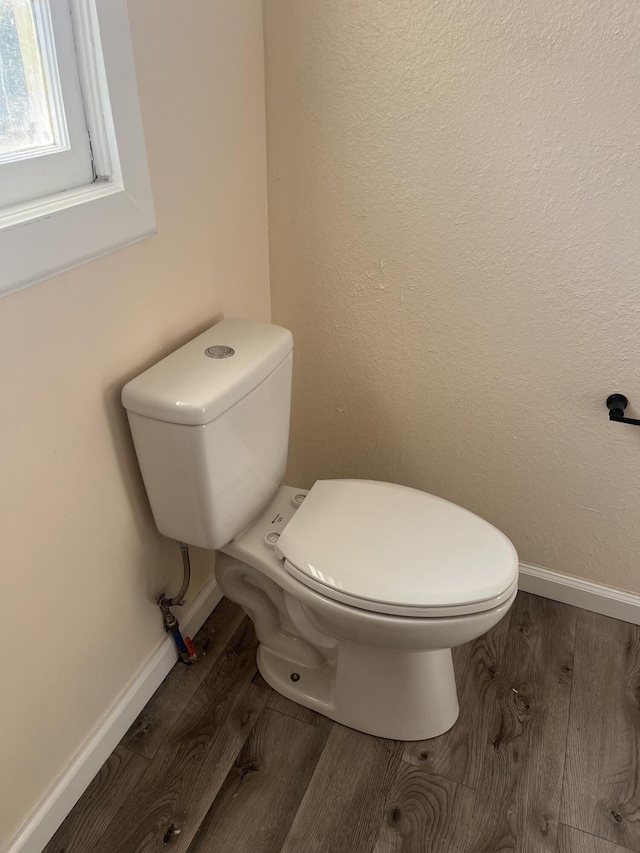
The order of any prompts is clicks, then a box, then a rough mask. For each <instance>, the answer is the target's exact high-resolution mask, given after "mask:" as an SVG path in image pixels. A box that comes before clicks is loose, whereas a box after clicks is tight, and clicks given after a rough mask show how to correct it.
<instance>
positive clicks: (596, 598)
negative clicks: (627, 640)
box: [519, 563, 640, 625]
mask: <svg viewBox="0 0 640 853" xmlns="http://www.w3.org/2000/svg"><path fill="white" fill-rule="evenodd" d="M519 587H520V589H521V590H523V591H524V592H532V593H533V594H534V595H541V596H542V597H543V598H551V599H553V600H554V601H560V602H562V603H563V604H572V605H573V606H574V607H582V609H583V610H591V611H593V612H594V613H602V615H603V616H611V617H612V618H613V619H621V620H622V621H623V622H631V624H632V625H640V595H636V594H635V593H633V592H626V591H625V590H623V589H616V588H615V587H612V586H605V584H601V583H594V582H593V581H586V580H582V578H574V577H572V576H571V575H563V574H562V573H561V572H552V571H551V570H550V569H541V568H539V567H538V566H529V565H527V564H526V563H520V581H519Z"/></svg>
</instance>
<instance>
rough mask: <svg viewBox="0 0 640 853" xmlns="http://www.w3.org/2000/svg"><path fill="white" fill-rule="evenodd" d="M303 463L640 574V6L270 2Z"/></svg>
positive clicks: (552, 553)
mask: <svg viewBox="0 0 640 853" xmlns="http://www.w3.org/2000/svg"><path fill="white" fill-rule="evenodd" d="M264 9H265V30H266V48H267V128H268V162H269V217H270V247H271V281H272V310H273V317H274V320H275V321H276V322H278V323H281V324H283V325H285V326H288V327H290V328H291V329H292V330H293V332H294V336H295V340H296V355H295V360H296V377H295V388H294V422H293V448H292V456H291V460H292V462H291V469H290V472H289V480H290V482H294V483H298V484H299V485H301V486H302V485H309V484H310V483H311V482H312V481H313V480H314V479H316V478H318V477H327V476H357V477H373V478H380V479H384V480H395V481H398V482H400V483H405V484H408V485H411V486H417V487H419V488H423V489H426V490H429V491H432V492H434V493H436V494H438V495H442V496H443V497H446V498H449V499H451V500H453V501H455V502H457V503H459V504H462V505H463V506H465V507H468V508H469V509H471V510H473V511H475V512H478V513H479V514H481V515H483V516H485V517H486V518H487V519H489V520H490V521H492V522H493V523H495V524H496V525H497V526H499V527H500V528H502V529H503V530H504V531H505V532H506V533H507V534H508V535H509V536H510V537H511V538H512V539H513V541H514V542H515V544H516V546H517V548H518V551H519V553H520V556H521V559H523V560H524V561H528V562H531V563H534V564H538V565H542V566H546V567H550V568H553V569H556V570H560V571H564V572H568V573H572V574H575V575H579V576H581V577H585V578H589V579H594V580H598V581H601V582H604V583H607V584H612V585H617V586H620V587H624V588H628V589H632V590H635V591H636V592H640V428H634V427H627V426H622V425H617V424H609V423H608V421H607V415H606V410H605V408H604V399H605V397H606V396H607V394H608V393H609V392H611V391H613V390H622V391H623V392H626V393H627V394H628V396H629V397H630V398H631V402H632V407H631V408H633V404H634V403H635V414H636V416H638V415H640V373H639V368H640V298H639V296H638V287H639V285H640V275H639V273H640V269H639V266H640V238H639V235H640V204H639V198H640V151H639V145H640V130H639V128H640V110H639V108H638V91H639V90H640V12H639V11H638V8H637V4H636V3H633V2H629V0H607V2H600V0H564V2H563V3H557V2H552V0H500V2H495V0H442V2H437V0H428V2H424V0H398V2H393V3H389V2H388V0H349V2H344V0H323V2H321V3H320V2H317V0H265V2H264Z"/></svg>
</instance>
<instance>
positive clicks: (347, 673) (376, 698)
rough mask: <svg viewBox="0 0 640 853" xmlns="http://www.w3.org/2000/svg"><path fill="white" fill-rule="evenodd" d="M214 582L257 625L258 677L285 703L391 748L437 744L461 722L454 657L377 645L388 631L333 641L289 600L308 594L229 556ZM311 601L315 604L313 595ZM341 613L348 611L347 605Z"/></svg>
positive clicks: (308, 611)
mask: <svg viewBox="0 0 640 853" xmlns="http://www.w3.org/2000/svg"><path fill="white" fill-rule="evenodd" d="M216 578H217V581H218V584H219V586H220V589H221V590H222V592H223V593H224V595H226V596H227V598H230V599H231V600H232V601H235V602H237V603H238V604H239V605H240V606H241V607H242V608H243V610H244V611H245V612H246V613H247V614H248V615H249V616H250V618H251V619H252V620H253V623H254V625H255V629H256V635H257V637H258V642H259V644H260V645H259V646H258V653H257V662H258V668H259V669H260V673H261V674H262V677H263V678H264V680H265V681H266V682H267V684H269V685H270V686H271V687H273V689H274V690H277V691H278V693H281V694H282V695H283V696H286V697H287V699H291V700H292V701H293V702H297V703H298V704H299V705H303V706H305V707H306V708H310V709H311V710H312V711H317V712H318V713H320V714H324V715H325V716H326V717H329V718H330V719H332V720H335V721H336V722H338V723H342V724H343V725H345V726H349V727H350V728H353V729H357V730H358V731H361V732H365V733H366V734H371V735H375V736H377V737H383V738H390V739H392V740H426V739H427V738H433V737H437V736H438V735H441V734H443V733H444V732H446V731H448V729H450V728H451V726H453V724H454V723H455V721H456V720H457V718H458V711H459V707H458V697H457V693H456V683H455V675H454V671H453V660H452V656H451V649H448V648H446V649H433V648H431V649H424V647H422V648H414V647H409V648H407V647H403V648H396V647H394V646H393V645H392V644H390V646H391V647H390V646H385V645H378V644H377V643H378V641H379V640H380V631H381V626H382V623H380V624H377V625H376V629H375V630H374V631H373V634H372V635H371V639H369V640H366V638H365V635H364V632H363V631H358V630H356V631H355V633H357V634H359V639H360V638H361V639H362V640H363V641H362V642H352V641H351V640H350V639H346V638H345V636H344V630H342V631H336V632H335V633H333V632H332V633H328V632H327V631H326V630H325V629H323V627H322V626H321V625H320V623H319V622H318V621H317V618H316V617H317V616H318V615H319V614H318V613H316V614H315V615H314V614H313V613H312V611H311V609H310V608H309V607H306V606H304V605H303V604H302V602H301V600H300V599H299V598H298V597H297V596H293V595H291V594H290V592H285V589H284V588H283V586H285V585H286V586H287V587H291V588H292V589H295V590H296V591H297V592H298V595H300V596H301V595H303V594H305V593H306V592H307V591H306V590H305V589H303V588H300V587H299V585H297V582H295V581H293V580H292V579H290V578H288V577H287V576H286V575H285V574H282V575H281V582H282V584H283V585H282V586H281V585H280V584H277V583H275V581H274V580H272V579H271V578H270V577H267V575H266V574H265V573H264V572H262V571H259V570H257V569H255V568H253V567H251V566H249V565H248V564H246V563H244V562H243V561H241V560H238V559H237V558H234V557H232V556H230V555H229V554H228V553H227V554H220V555H219V559H218V560H217V563H216ZM308 595H309V596H311V598H312V599H313V600H315V599H316V598H317V596H316V593H314V592H311V591H309V592H308ZM331 606H332V609H333V607H334V605H333V604H332V605H331ZM335 608H336V609H337V611H338V612H342V610H343V609H344V611H345V612H348V611H349V610H350V609H349V608H345V607H344V605H341V604H337V605H335ZM350 616H351V618H350V619H349V620H348V621H349V623H350V624H351V623H352V614H350ZM375 618H376V619H378V618H380V617H377V616H376V617H375ZM412 621H413V620H412ZM342 627H343V628H344V627H345V626H344V625H343V626H342ZM422 627H423V628H424V627H425V626H424V625H423V626H422ZM427 627H428V626H427ZM351 628H352V629H353V628H354V625H353V624H351ZM340 635H342V636H340ZM374 643H376V644H375V645H374Z"/></svg>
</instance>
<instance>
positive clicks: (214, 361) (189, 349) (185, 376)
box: [122, 319, 293, 426]
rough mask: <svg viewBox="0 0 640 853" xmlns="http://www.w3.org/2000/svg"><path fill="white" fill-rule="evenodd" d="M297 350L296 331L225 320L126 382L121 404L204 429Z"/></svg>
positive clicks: (170, 420) (253, 322)
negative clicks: (231, 352)
mask: <svg viewBox="0 0 640 853" xmlns="http://www.w3.org/2000/svg"><path fill="white" fill-rule="evenodd" d="M212 347H213V348H214V349H213V350H211V348H212ZM216 348H217V349H216ZM225 348H229V349H231V350H233V354H229V353H227V349H225ZM292 349H293V337H292V335H291V332H289V331H288V330H287V329H283V328H282V327H281V326H274V325H272V324H271V323H259V322H255V321H252V320H240V319H228V320H222V321H221V322H220V323H218V324H217V325H215V326H213V327H212V328H211V329H208V330H207V331H206V332H203V333H202V334H201V335H198V337H197V338H194V339H193V340H192V341H189V343H187V344H185V345H184V346H182V347H180V349H177V350H176V351H175V352H172V353H171V355H168V356H167V357H166V358H163V359H162V361H159V362H158V363H157V364H154V365H153V366H152V367H150V368H149V369H148V370H145V371H144V373H141V374H140V375H139V376H137V377H136V378H135V379H132V380H131V381H130V382H127V384H126V385H125V386H124V388H123V389H122V405H123V406H124V407H125V409H127V410H128V411H129V412H135V413H136V414H138V415H144V416H145V417H148V418H154V419H155V420H159V421H166V422H168V423H175V424H186V425H189V426H200V425H203V424H206V423H209V422H210V421H212V420H214V419H215V418H217V417H219V415H221V414H222V413H223V412H225V411H226V410H227V409H229V408H230V407H231V406H233V405H234V404H235V403H237V402H238V401H239V400H241V399H242V398H243V397H245V396H246V395H247V394H249V393H250V392H251V391H252V390H253V389H254V388H256V387H257V386H258V385H259V384H260V383H261V382H263V381H264V380H265V379H266V378H267V376H269V374H270V373H272V372H273V371H274V370H275V369H276V367H278V365H280V364H281V363H282V362H283V361H284V359H286V358H287V356H288V355H289V354H290V353H291V351H292ZM207 350H210V352H211V355H207V353H206V351H207ZM212 356H213V357H212ZM220 356H222V357H220Z"/></svg>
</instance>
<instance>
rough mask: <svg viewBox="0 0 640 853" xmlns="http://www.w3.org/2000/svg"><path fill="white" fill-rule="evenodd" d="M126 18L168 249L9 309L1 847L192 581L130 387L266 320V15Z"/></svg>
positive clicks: (4, 305) (202, 12)
mask: <svg viewBox="0 0 640 853" xmlns="http://www.w3.org/2000/svg"><path fill="white" fill-rule="evenodd" d="M129 11H130V18H131V27H132V37H133V43H134V54H135V60H136V67H137V72H138V82H139V89H140V99H141V105H142V113H143V119H144V126H145V135H146V139H147V148H148V153H149V161H150V168H151V177H152V182H153V189H154V194H155V202H156V212H157V217H158V235H157V236H155V237H152V238H150V239H148V240H145V241H143V242H141V243H138V244H136V245H134V246H131V247H129V248H126V249H123V250H120V251H118V252H115V253H114V254H112V255H109V256H108V257H105V258H103V259H100V260H97V261H95V262H93V263H89V264H85V265H84V266H82V267H79V268H78V269H75V270H73V271H71V272H69V273H66V274H64V275H60V276H58V277H56V278H53V279H49V280H48V281H45V282H42V283H41V284H38V285H35V286H34V287H31V288H29V289H27V290H24V291H22V292H20V293H16V294H14V295H12V296H9V297H7V298H5V299H3V300H2V301H1V302H0V359H1V363H2V370H1V371H0V399H1V400H2V413H1V414H0V453H1V459H2V471H1V480H0V518H1V536H0V539H1V541H2V548H1V560H2V617H1V621H2V702H1V703H0V730H1V731H2V758H1V768H2V769H1V777H2V779H1V781H0V788H1V793H0V809H1V810H2V815H1V818H0V826H1V830H0V836H2V837H1V838H0V849H1V848H3V846H4V842H6V841H7V840H8V839H9V838H10V837H11V835H12V834H13V832H14V831H15V830H16V829H17V828H18V826H19V824H20V823H21V822H22V821H23V820H24V819H25V818H26V817H27V815H28V814H29V812H30V811H31V810H32V809H33V808H34V807H35V805H36V804H37V803H38V801H39V799H40V798H41V797H42V796H43V794H44V793H45V792H46V790H47V789H48V787H49V786H50V785H51V784H52V783H53V782H54V780H55V779H56V778H57V776H58V775H59V774H60V773H61V771H62V770H63V769H64V767H65V766H66V765H67V763H68V762H69V760H70V759H71V758H72V757H73V756H74V754H75V753H76V752H77V751H78V749H79V748H80V747H81V746H82V744H83V743H84V742H85V741H86V740H87V738H88V737H89V735H90V734H91V732H92V731H93V730H94V729H95V727H96V726H97V725H98V723H99V722H100V720H101V719H102V718H103V716H104V715H105V714H106V712H107V711H108V710H109V708H110V707H111V706H112V704H113V703H114V702H115V701H116V699H117V698H118V697H119V696H120V695H121V693H122V692H123V691H124V689H125V688H126V687H127V685H128V684H129V682H130V681H131V679H132V678H133V677H134V675H135V674H136V672H137V671H138V669H139V668H140V667H141V666H142V664H143V663H144V661H145V660H146V659H147V658H148V656H149V655H150V654H151V653H152V652H153V651H154V650H155V649H156V648H157V646H158V644H159V643H160V642H161V640H162V638H163V636H164V635H163V632H162V625H161V622H160V619H159V614H158V612H157V607H156V606H155V605H154V603H153V598H154V595H155V594H157V593H158V592H160V591H161V589H162V587H163V586H164V584H165V583H168V584H169V585H170V586H171V587H172V589H173V591H174V592H175V591H177V585H178V583H179V581H180V578H181V569H180V556H179V551H178V549H177V547H176V546H175V544H174V543H171V542H169V541H168V540H165V539H164V538H163V537H161V536H160V535H159V534H158V533H157V532H156V530H155V528H154V524H153V521H152V518H151V516H150V511H149V509H148V505H147V502H146V499H145V495H144V491H143V487H142V483H141V479H140V476H139V474H138V471H137V466H136V463H135V458H134V454H133V450H132V445H131V441H130V438H129V433H128V428H127V424H126V417H125V413H124V411H123V410H122V408H121V406H120V402H119V392H120V388H121V387H122V385H123V384H124V382H125V381H126V380H128V379H129V378H130V377H131V376H133V375H135V374H136V373H138V372H139V371H140V370H141V369H143V368H145V367H146V366H148V365H149V364H151V363H152V362H153V361H155V360H157V359H158V357H159V356H161V355H163V354H165V353H167V352H169V351H170V350H171V349H173V348H175V347H176V346H177V345H179V344H180V343H182V342H183V341H185V340H186V339H188V338H189V337H191V336H193V335H194V334H195V333H197V332H199V331H201V330H202V329H203V328H205V327H207V326H208V325H211V324H212V323H213V322H215V321H216V320H218V319H219V318H221V317H222V316H223V315H226V316H233V315H240V316H243V317H253V318H257V319H268V317H269V290H268V261H267V224H266V164H265V159H266V155H265V128H264V78H263V69H264V65H263V48H262V45H263V41H262V17H261V6H260V2H259V0H242V2H241V3H237V2H232V0H189V3H186V4H185V3H179V2H178V3H177V2H175V0H129ZM34 250H37V247H34ZM195 563H196V570H195V573H194V574H195V578H194V585H193V593H195V592H196V591H197V590H198V588H199V587H201V585H202V583H203V581H204V580H205V579H206V578H208V577H210V575H211V569H212V560H211V556H210V555H207V554H206V553H205V552H200V553H199V554H196V555H195ZM190 597H193V594H192V595H191V596H190Z"/></svg>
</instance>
